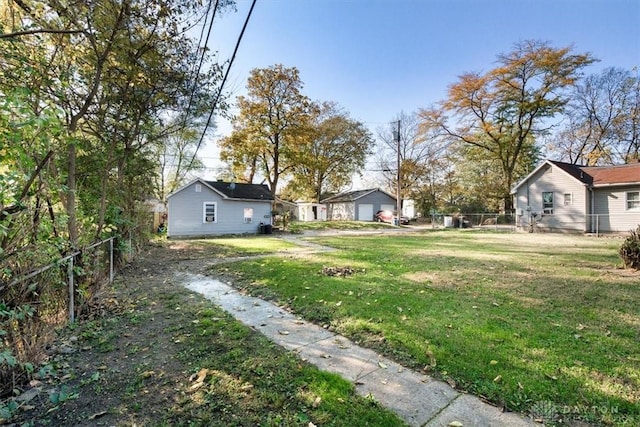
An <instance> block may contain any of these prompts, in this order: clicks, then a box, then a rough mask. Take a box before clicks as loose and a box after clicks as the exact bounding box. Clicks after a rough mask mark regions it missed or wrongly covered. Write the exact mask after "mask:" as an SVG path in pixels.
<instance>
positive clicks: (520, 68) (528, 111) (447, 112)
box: [420, 41, 595, 211]
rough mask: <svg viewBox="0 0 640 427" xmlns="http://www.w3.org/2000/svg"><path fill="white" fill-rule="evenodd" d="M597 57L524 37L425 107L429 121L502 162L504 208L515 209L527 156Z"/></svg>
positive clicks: (424, 117) (426, 122) (424, 115)
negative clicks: (433, 105)
mask: <svg viewBox="0 0 640 427" xmlns="http://www.w3.org/2000/svg"><path fill="white" fill-rule="evenodd" d="M594 61H595V59H594V58H593V57H592V56H591V55H590V54H588V53H586V54H573V53H572V49H571V47H562V48H554V47H551V46H550V45H549V44H548V43H546V42H540V41H524V42H521V43H518V44H516V45H515V47H514V49H513V50H512V51H511V52H509V53H506V54H501V55H499V56H498V66H497V67H496V68H494V69H492V70H490V71H488V72H487V73H485V74H480V73H467V74H464V75H462V76H460V77H459V81H458V82H456V83H454V84H452V85H451V86H450V87H449V92H448V97H447V99H446V100H444V101H443V102H442V103H441V104H440V106H439V107H436V108H431V109H425V110H422V111H421V113H420V115H421V117H422V120H423V124H424V125H425V126H427V127H428V128H431V129H433V128H434V127H435V128H437V129H439V130H440V132H441V133H442V135H444V136H446V137H448V138H450V139H451V140H452V141H457V142H462V143H465V144H470V145H472V146H475V147H477V148H479V149H480V150H481V151H483V152H484V153H485V154H486V155H487V158H490V159H495V160H496V162H497V163H498V164H499V165H500V172H501V176H502V182H501V183H500V184H501V191H502V194H503V199H504V208H505V210H506V211H510V210H511V208H512V201H511V196H510V190H511V187H512V185H513V184H514V183H515V182H516V181H517V179H518V178H520V176H518V174H517V172H518V171H519V170H526V169H527V168H523V167H522V162H535V161H536V160H537V159H530V158H525V156H524V155H525V154H526V153H530V152H535V150H531V147H530V146H529V145H530V144H531V143H532V141H533V143H535V137H537V136H539V135H543V134H545V133H546V132H547V131H548V129H549V126H550V124H549V120H550V119H552V118H553V117H554V116H555V115H556V114H558V113H562V112H563V110H564V108H565V106H566V104H567V102H568V96H567V91H566V89H567V88H569V87H571V86H573V85H574V84H575V83H576V81H577V80H578V79H579V78H580V76H581V73H580V71H581V70H582V69H583V68H584V67H585V66H587V65H589V64H591V63H593V62H594Z"/></svg>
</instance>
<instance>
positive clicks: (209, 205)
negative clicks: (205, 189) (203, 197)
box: [202, 202, 218, 224]
mask: <svg viewBox="0 0 640 427" xmlns="http://www.w3.org/2000/svg"><path fill="white" fill-rule="evenodd" d="M216 207H217V204H216V202H204V203H203V209H202V222H204V223H205V224H206V223H215V222H218V221H217V216H216V214H217V211H216Z"/></svg>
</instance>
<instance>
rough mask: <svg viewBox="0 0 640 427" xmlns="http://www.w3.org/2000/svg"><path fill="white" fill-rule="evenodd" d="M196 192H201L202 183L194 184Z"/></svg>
mask: <svg viewBox="0 0 640 427" xmlns="http://www.w3.org/2000/svg"><path fill="white" fill-rule="evenodd" d="M196 193H202V184H196Z"/></svg>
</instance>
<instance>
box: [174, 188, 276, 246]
mask: <svg viewBox="0 0 640 427" xmlns="http://www.w3.org/2000/svg"><path fill="white" fill-rule="evenodd" d="M198 184H199V183H193V184H192V185H190V186H188V187H185V188H184V189H182V190H181V191H179V192H177V193H174V194H173V195H171V197H169V201H168V208H169V209H168V210H169V216H168V228H167V236H169V237H188V236H208V235H221V234H245V233H249V234H255V233H257V232H258V227H259V224H260V223H261V222H263V223H265V224H270V223H271V202H270V201H264V202H262V201H244V200H225V199H224V198H222V197H221V196H220V195H219V194H218V193H216V192H215V191H213V190H211V189H210V188H208V187H207V186H206V185H202V187H201V188H202V191H201V192H196V191H195V187H196V185H198ZM205 202H213V203H216V222H214V223H205V222H204V221H203V208H204V203H205ZM245 208H253V222H252V223H245V222H244V209H245Z"/></svg>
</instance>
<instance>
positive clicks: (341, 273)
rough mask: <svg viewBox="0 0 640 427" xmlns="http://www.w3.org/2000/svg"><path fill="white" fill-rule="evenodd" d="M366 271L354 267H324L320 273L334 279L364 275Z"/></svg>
mask: <svg viewBox="0 0 640 427" xmlns="http://www.w3.org/2000/svg"><path fill="white" fill-rule="evenodd" d="M364 272H365V270H364V268H362V269H359V270H358V269H355V268H353V267H326V266H325V267H322V270H321V271H320V274H323V275H325V276H332V277H347V276H352V275H353V274H355V273H364Z"/></svg>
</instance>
